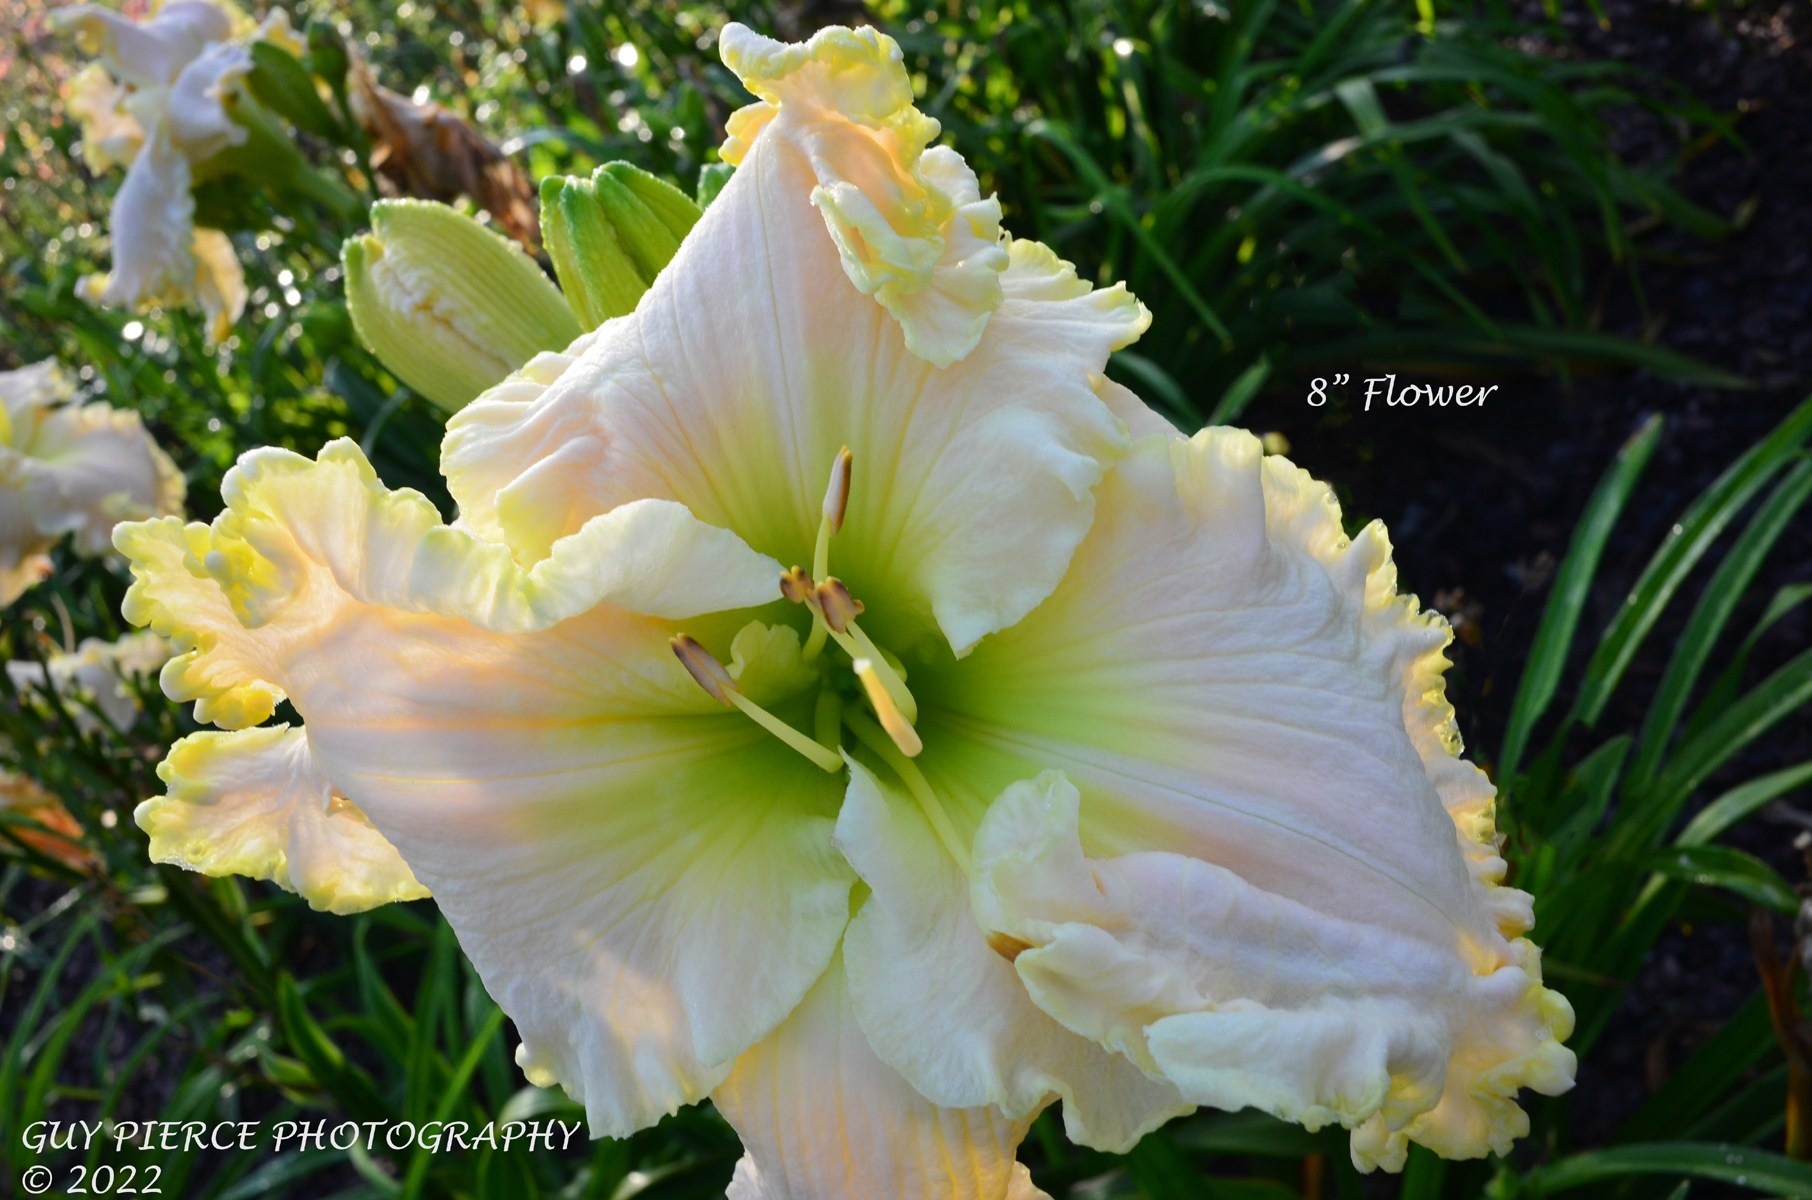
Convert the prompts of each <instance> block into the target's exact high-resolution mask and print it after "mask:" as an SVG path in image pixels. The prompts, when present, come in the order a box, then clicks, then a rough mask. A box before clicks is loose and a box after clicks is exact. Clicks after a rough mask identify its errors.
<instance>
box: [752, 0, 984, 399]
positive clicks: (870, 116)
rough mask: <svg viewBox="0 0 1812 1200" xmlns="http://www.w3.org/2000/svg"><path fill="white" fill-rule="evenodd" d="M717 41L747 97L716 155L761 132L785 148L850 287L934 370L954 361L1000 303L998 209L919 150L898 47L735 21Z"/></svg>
mask: <svg viewBox="0 0 1812 1200" xmlns="http://www.w3.org/2000/svg"><path fill="white" fill-rule="evenodd" d="M719 44H720V46H721V47H722V53H723V60H724V64H725V65H726V66H728V67H729V68H730V69H731V70H732V71H734V72H736V75H737V77H738V78H739V79H741V80H742V82H743V84H744V86H746V87H747V88H748V89H749V90H750V91H752V92H754V93H755V94H756V95H757V96H759V97H760V98H761V99H760V102H759V103H756V104H751V105H749V106H747V107H745V108H741V109H738V110H737V111H736V112H734V113H732V114H731V115H730V120H729V122H728V124H727V126H726V131H727V133H728V135H729V136H728V137H727V138H726V139H725V141H724V144H723V146H722V147H721V149H720V150H719V153H720V154H721V155H722V157H723V160H724V161H725V162H729V163H741V162H742V161H743V159H744V158H745V157H746V156H747V155H748V154H749V153H750V152H751V150H752V149H753V148H754V146H755V144H756V142H757V140H758V138H759V137H760V136H762V135H763V134H766V135H767V136H769V137H783V138H786V139H788V140H790V141H792V142H793V143H794V144H795V145H797V146H798V147H799V149H800V150H801V151H802V152H804V153H805V154H806V155H807V156H808V157H809V159H810V161H811V166H812V171H813V173H814V174H815V175H816V176H817V179H818V186H817V187H815V188H814V189H813V190H812V195H811V200H812V203H813V204H815V205H817V206H818V209H819V211H820V212H822V213H823V214H824V223H825V225H826V227H828V228H829V230H830V235H831V237H832V239H833V240H834V241H835V242H836V244H837V250H838V252H839V254H840V255H841V257H842V261H843V270H844V273H845V274H847V275H848V276H849V278H850V282H852V283H854V284H855V285H856V287H857V289H859V290H860V291H861V292H862V293H863V294H864V295H868V296H873V297H874V298H875V299H876V300H878V301H879V302H880V303H881V304H882V305H883V306H884V307H885V308H886V309H887V311H888V312H890V313H892V314H893V316H894V317H895V319H897V320H898V321H899V322H900V327H901V328H902V329H903V330H904V331H905V334H906V348H907V349H908V350H911V351H912V352H913V353H914V354H916V355H918V356H919V357H920V358H923V359H925V360H926V361H927V362H930V363H932V364H933V365H935V366H940V367H947V366H949V365H950V364H951V363H953V362H956V361H958V360H959V359H962V358H964V357H965V356H967V355H968V353H969V352H970V351H971V350H973V349H975V345H976V343H977V342H979V341H980V340H981V335H982V330H983V329H984V328H985V327H986V326H987V324H988V318H989V316H990V315H992V313H993V312H994V310H995V309H997V308H999V307H1000V302H1001V287H1000V278H999V276H1000V272H1001V271H1002V270H1004V269H1005V268H1006V266H1007V253H1006V251H1005V250H1004V249H1003V248H1002V246H1001V245H1000V240H1001V239H1000V201H999V200H997V199H995V198H994V197H992V196H990V197H988V198H987V199H985V200H984V199H983V198H982V195H981V190H980V188H979V186H978V185H977V182H976V178H975V173H974V172H973V171H971V170H970V169H969V168H968V166H967V165H966V164H965V163H964V162H963V160H962V158H961V157H960V156H959V155H958V154H957V153H956V152H955V151H953V150H951V149H949V148H947V147H942V146H939V147H932V148H930V149H927V147H930V146H931V142H932V140H933V139H934V138H936V137H937V135H938V123H937V122H936V121H935V120H933V119H932V118H930V117H927V116H926V115H924V114H923V113H921V112H920V111H919V110H918V109H916V108H914V107H913V104H912V81H911V79H910V78H909V77H908V76H907V74H906V68H905V65H904V63H903V60H902V57H901V54H900V47H899V46H898V44H896V43H895V42H894V40H893V39H892V38H890V37H888V36H887V35H886V34H884V33H881V32H879V31H878V30H875V29H873V28H869V27H863V28H861V29H846V28H842V27H840V26H833V27H831V28H827V29H822V30H819V31H818V32H817V33H816V34H814V35H813V36H812V39H811V40H810V41H808V42H804V43H790V44H789V43H786V42H777V41H775V40H773V39H772V38H766V37H763V36H761V35H760V34H758V33H755V32H754V31H753V30H750V29H748V28H747V27H745V26H743V25H738V24H735V23H731V24H729V25H727V26H725V27H724V31H723V36H722V38H721V41H720V43H719Z"/></svg>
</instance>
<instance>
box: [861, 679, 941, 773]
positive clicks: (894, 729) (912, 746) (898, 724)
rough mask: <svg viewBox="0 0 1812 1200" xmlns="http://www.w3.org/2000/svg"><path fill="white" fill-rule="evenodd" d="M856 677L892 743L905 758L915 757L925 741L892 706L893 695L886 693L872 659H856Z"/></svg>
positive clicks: (921, 749)
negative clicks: (920, 738)
mask: <svg viewBox="0 0 1812 1200" xmlns="http://www.w3.org/2000/svg"><path fill="white" fill-rule="evenodd" d="M856 678H857V679H860V680H861V681H862V690H863V691H865V692H867V693H868V702H869V703H870V704H872V705H874V708H875V716H877V717H879V718H880V719H881V728H882V729H885V730H886V731H887V736H888V737H890V738H892V739H893V744H894V745H896V746H898V747H899V748H900V753H901V754H904V755H905V756H906V757H907V758H917V757H918V756H919V754H920V753H921V752H923V750H924V749H925V743H924V742H922V741H920V740H919V734H918V730H916V729H914V728H913V727H912V723H911V722H910V721H908V720H907V719H906V718H905V717H903V716H901V715H900V710H899V709H898V708H896V707H895V706H894V702H893V697H892V696H890V695H888V694H887V685H886V684H885V683H883V682H882V681H881V676H880V673H879V672H878V671H876V670H875V663H874V659H872V658H858V659H857V660H856Z"/></svg>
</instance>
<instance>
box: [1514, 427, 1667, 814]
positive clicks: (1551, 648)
mask: <svg viewBox="0 0 1812 1200" xmlns="http://www.w3.org/2000/svg"><path fill="white" fill-rule="evenodd" d="M1660 438H1661V418H1660V417H1659V416H1654V417H1650V418H1649V419H1648V420H1647V421H1644V422H1643V423H1642V427H1641V428H1639V429H1638V430H1636V432H1635V433H1634V434H1632V435H1631V436H1630V439H1629V440H1628V441H1626V442H1624V443H1623V447H1622V448H1621V449H1620V450H1618V451H1617V458H1616V460H1615V461H1614V462H1612V464H1611V468H1610V470H1608V471H1606V472H1605V474H1604V478H1603V479H1601V480H1600V481H1599V483H1598V488H1597V490H1596V491H1594V492H1593V493H1592V498H1591V499H1590V500H1589V501H1587V502H1586V508H1585V513H1584V514H1583V515H1582V516H1581V517H1580V519H1579V524H1578V525H1576V526H1574V528H1573V540H1572V542H1571V543H1570V544H1569V545H1568V546H1567V556H1566V558H1565V559H1564V560H1562V562H1561V564H1560V571H1559V573H1558V574H1557V575H1556V576H1555V579H1554V590H1553V591H1552V592H1550V593H1549V594H1548V606H1547V608H1546V609H1545V610H1544V611H1543V613H1542V618H1541V626H1540V628H1538V629H1537V630H1536V633H1535V642H1534V644H1533V645H1532V646H1531V647H1530V648H1529V657H1528V660H1527V662H1526V664H1525V665H1524V667H1523V676H1522V681H1521V682H1520V683H1519V684H1518V685H1517V688H1516V700H1515V702H1514V703H1513V704H1512V705H1511V707H1510V724H1509V727H1508V728H1507V729H1506V730H1505V732H1504V748H1503V751H1502V753H1501V754H1499V756H1498V763H1497V778H1498V779H1499V780H1500V781H1502V782H1503V783H1504V784H1505V785H1507V786H1508V785H1510V783H1511V780H1513V779H1514V777H1515V774H1516V767H1517V764H1518V762H1520V760H1521V759H1522V754H1523V750H1524V749H1525V748H1526V747H1527V745H1528V741H1529V735H1530V733H1531V732H1532V731H1533V730H1534V728H1535V723H1536V722H1537V721H1539V720H1540V719H1541V717H1542V714H1543V713H1545V712H1546V711H1547V709H1548V705H1549V703H1550V702H1551V701H1552V700H1553V699H1554V692H1555V689H1556V688H1558V687H1559V686H1560V674H1561V670H1562V668H1564V667H1565V666H1566V661H1567V650H1568V649H1569V648H1570V647H1571V646H1572V644H1573V632H1574V630H1575V629H1576V628H1577V627H1578V625H1579V616H1580V613H1581V612H1582V611H1584V609H1585V602H1586V596H1587V594H1588V593H1589V592H1590V591H1591V587H1592V577H1593V576H1594V575H1596V574H1597V573H1598V560H1599V559H1600V558H1601V557H1602V556H1603V555H1604V545H1605V542H1607V541H1608V540H1610V536H1611V530H1612V528H1613V527H1615V526H1616V524H1617V518H1618V516H1619V515H1620V514H1621V513H1622V512H1623V506H1624V504H1625V503H1626V502H1628V500H1629V498H1630V493H1631V492H1632V491H1634V490H1635V488H1636V481H1637V480H1638V479H1640V478H1641V477H1642V469H1643V468H1644V467H1646V466H1647V465H1648V460H1649V456H1650V455H1652V454H1653V453H1654V452H1655V443H1656V442H1657V441H1659V440H1660Z"/></svg>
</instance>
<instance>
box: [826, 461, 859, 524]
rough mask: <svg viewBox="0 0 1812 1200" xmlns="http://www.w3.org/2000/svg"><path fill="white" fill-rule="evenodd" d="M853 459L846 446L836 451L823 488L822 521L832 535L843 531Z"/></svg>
mask: <svg viewBox="0 0 1812 1200" xmlns="http://www.w3.org/2000/svg"><path fill="white" fill-rule="evenodd" d="M854 461H855V456H854V455H853V454H851V453H850V452H849V447H848V446H845V447H843V449H841V450H839V451H837V457H836V458H835V459H833V460H832V461H831V473H830V483H829V485H828V486H826V487H825V489H824V523H825V524H826V525H828V526H829V527H830V532H831V536H832V537H836V536H837V534H839V533H841V532H842V531H843V514H844V513H845V512H846V511H847V510H848V508H849V473H850V465H851V464H852V463H853V462H854Z"/></svg>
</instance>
